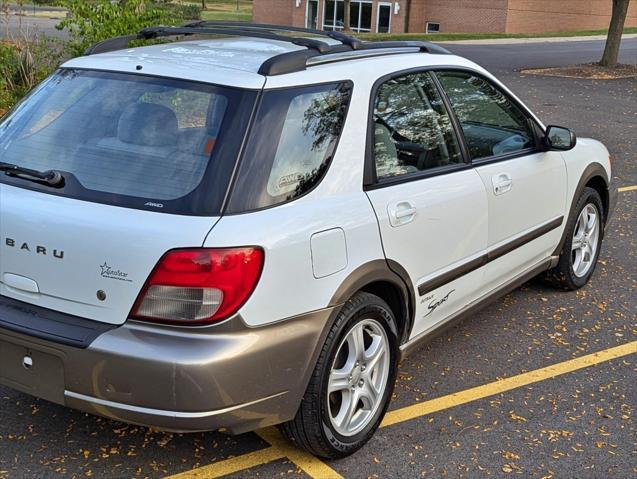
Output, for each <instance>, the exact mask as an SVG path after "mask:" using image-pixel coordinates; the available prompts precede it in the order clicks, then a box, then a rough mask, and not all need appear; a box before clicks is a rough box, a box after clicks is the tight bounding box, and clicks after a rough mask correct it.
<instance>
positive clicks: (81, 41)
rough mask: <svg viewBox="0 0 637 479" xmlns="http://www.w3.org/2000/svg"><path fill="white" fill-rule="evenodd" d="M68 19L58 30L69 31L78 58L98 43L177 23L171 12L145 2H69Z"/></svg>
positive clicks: (132, 0) (63, 21)
mask: <svg viewBox="0 0 637 479" xmlns="http://www.w3.org/2000/svg"><path fill="white" fill-rule="evenodd" d="M64 6H66V8H67V9H68V10H69V13H68V16H67V18H66V19H65V20H62V22H60V23H59V24H58V25H57V26H56V28H57V29H58V30H64V29H67V30H68V31H69V35H70V38H71V39H70V48H71V52H72V53H73V54H74V55H82V54H83V53H84V51H85V50H86V49H87V48H88V47H89V46H91V45H92V44H94V43H97V42H100V41H102V40H106V39H107V38H111V37H116V36H119V35H130V34H131V33H134V32H137V31H139V30H141V29H142V28H144V27H148V26H151V25H168V24H171V23H173V22H174V21H175V20H176V19H175V18H174V13H173V12H172V11H171V9H167V8H157V7H156V6H154V5H151V4H149V3H147V2H145V1H144V0H126V1H125V2H121V1H120V2H111V1H110V0H95V1H93V2H87V1H86V0H66V1H65V2H64Z"/></svg>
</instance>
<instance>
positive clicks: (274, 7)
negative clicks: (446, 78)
mask: <svg viewBox="0 0 637 479" xmlns="http://www.w3.org/2000/svg"><path fill="white" fill-rule="evenodd" d="M611 5H612V1H611V0H395V1H384V0H352V1H351V10H350V18H351V20H350V23H351V29H352V30H353V31H355V32H393V33H402V32H413V33H421V32H438V31H439V32H506V33H541V32H559V31H575V30H594V29H602V28H608V25H609V23H610V15H611V8H612V7H611ZM343 18H344V16H343V1H342V0H254V16H253V21H254V22H257V23H278V24H285V25H293V26H298V27H308V28H318V29H324V30H333V29H336V30H341V29H342V28H343V25H344V23H343ZM626 26H632V27H635V26H637V2H632V3H631V5H630V7H629V11H628V18H627V20H626Z"/></svg>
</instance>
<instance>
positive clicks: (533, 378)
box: [381, 341, 637, 427]
mask: <svg viewBox="0 0 637 479" xmlns="http://www.w3.org/2000/svg"><path fill="white" fill-rule="evenodd" d="M633 353H637V341H632V342H630V343H626V344H622V345H621V346H616V347H614V348H610V349H605V350H603V351H598V352H596V353H593V354H588V355H586V356H581V357H579V358H575V359H571V360H569V361H564V362H562V363H558V364H553V365H551V366H547V367H545V368H541V369H536V370H533V371H529V372H527V373H522V374H518V375H517V376H512V377H510V378H505V379H500V380H498V381H495V382H492V383H489V384H483V385H482V386H477V387H475V388H471V389H465V390H464V391H460V392H457V393H453V394H449V395H447V396H443V397H439V398H436V399H432V400H430V401H425V402H422V403H418V404H414V405H412V406H407V407H404V408H401V409H396V410H394V411H390V412H388V413H387V414H386V415H385V419H384V420H383V423H382V424H381V427H387V426H391V425H393V424H398V423H401V422H404V421H409V420H410V419H416V418H418V417H421V416H425V415H427V414H431V413H434V412H438V411H442V410H444V409H449V408H452V407H455V406H459V405H461V404H466V403H469V402H472V401H476V400H478V399H484V398H486V397H489V396H493V395H495V394H500V393H503V392H506V391H511V390H512V389H517V388H519V387H522V386H528V385H529V384H533V383H538V382H541V381H545V380H547V379H551V378H555V377H557V376H561V375H562V374H566V373H571V372H574V371H578V370H579V369H584V368H587V367H589V366H594V365H596V364H601V363H604V362H606V361H610V360H611V359H617V358H621V357H623V356H627V355H629V354H633Z"/></svg>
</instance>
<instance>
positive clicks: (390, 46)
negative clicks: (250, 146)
mask: <svg viewBox="0 0 637 479" xmlns="http://www.w3.org/2000/svg"><path fill="white" fill-rule="evenodd" d="M282 32H288V33H304V34H306V35H312V36H318V37H322V38H330V39H332V40H336V41H338V42H340V43H339V44H332V43H327V42H325V41H322V40H321V39H318V38H312V37H311V36H292V35H282V34H281V33H282ZM190 35H226V36H238V37H251V38H263V39H268V40H277V41H283V42H288V43H292V44H294V45H298V46H300V47H305V48H304V49H301V50H296V51H290V52H286V53H282V54H280V55H275V56H273V57H271V58H269V59H267V60H266V61H265V62H264V63H263V64H262V65H261V67H260V68H259V73H260V74H261V75H266V76H271V75H281V74H284V73H292V72H296V71H302V70H305V69H306V68H307V67H308V62H309V64H319V63H327V62H332V61H344V60H350V59H354V58H363V57H370V56H379V55H391V54H402V53H416V52H424V53H434V54H449V53H450V52H449V51H448V50H446V49H444V48H442V47H440V46H438V45H434V44H433V43H429V42H417V41H382V42H362V41H360V40H359V39H357V38H354V37H351V36H349V35H346V34H344V33H342V32H338V31H329V32H328V31H322V30H312V29H308V28H299V27H289V26H283V25H271V24H258V23H244V22H207V21H197V22H191V23H187V24H186V25H184V26H182V27H161V26H160V27H149V28H144V29H143V30H141V31H140V32H139V33H137V34H136V35H125V36H120V37H114V38H110V39H108V40H104V41H102V42H99V43H96V44H95V45H92V46H91V47H89V48H88V49H87V50H86V52H85V55H95V54H98V53H106V52H110V51H114V50H122V49H126V48H128V46H129V44H130V42H131V41H134V40H153V39H158V38H166V37H178V36H190ZM345 53H347V55H344V54H345ZM339 54H340V55H339ZM328 55H329V56H328ZM317 56H321V57H323V56H326V57H324V58H321V59H320V61H318V60H317V59H315V60H313V61H311V62H310V59H314V58H315V57H317Z"/></svg>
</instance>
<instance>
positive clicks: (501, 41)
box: [435, 33, 637, 45]
mask: <svg viewBox="0 0 637 479" xmlns="http://www.w3.org/2000/svg"><path fill="white" fill-rule="evenodd" d="M628 38H637V33H625V34H624V35H623V36H622V40H626V39H628ZM595 40H606V35H590V36H584V37H532V38H487V39H484V40H447V41H441V42H435V43H437V44H440V45H446V44H448V45H515V44H520V43H522V44H524V43H563V42H586V41H595Z"/></svg>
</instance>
